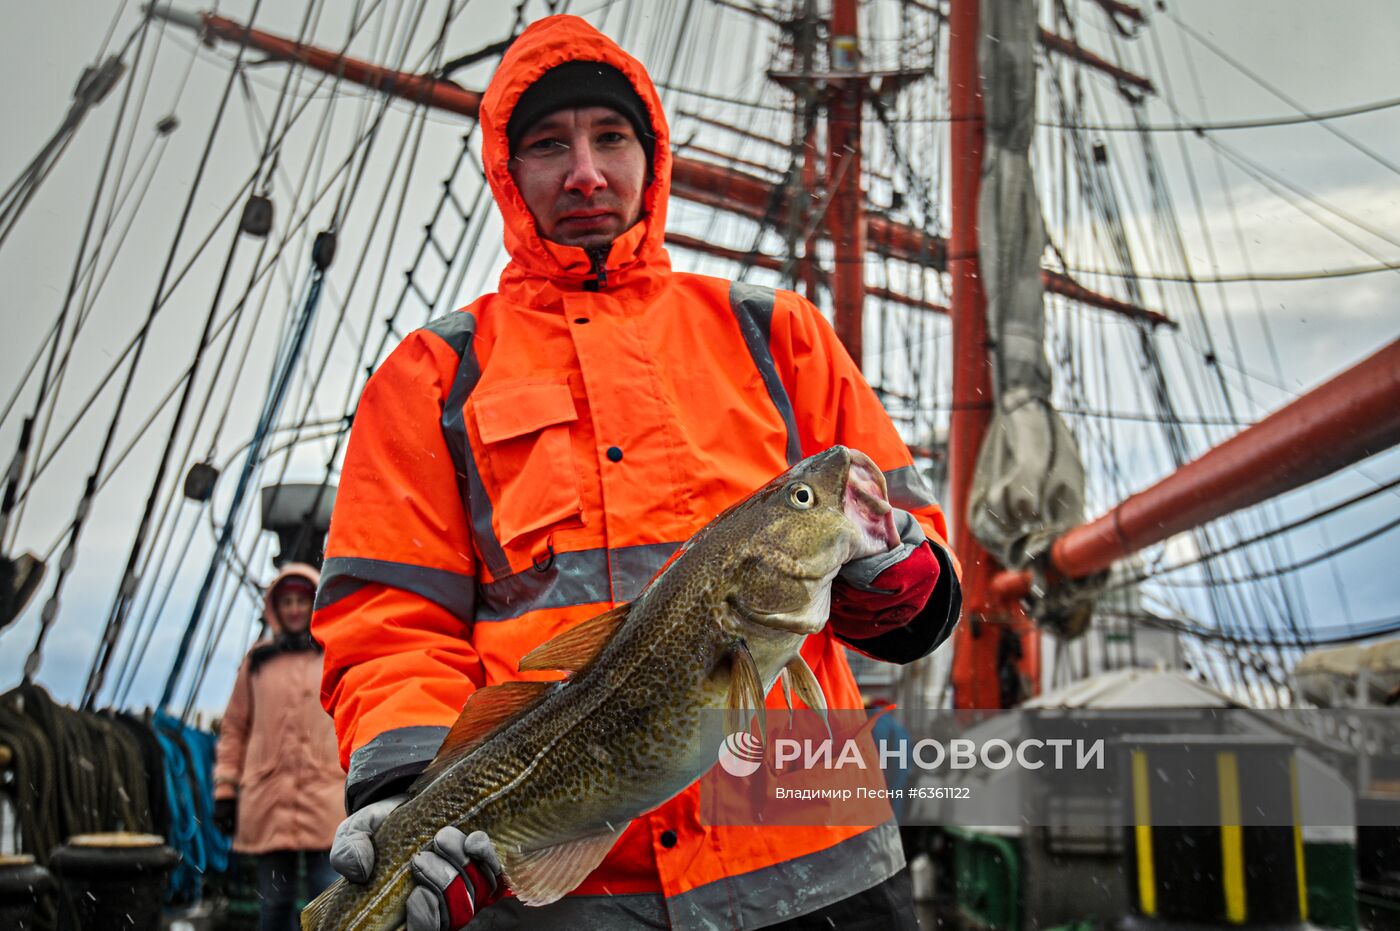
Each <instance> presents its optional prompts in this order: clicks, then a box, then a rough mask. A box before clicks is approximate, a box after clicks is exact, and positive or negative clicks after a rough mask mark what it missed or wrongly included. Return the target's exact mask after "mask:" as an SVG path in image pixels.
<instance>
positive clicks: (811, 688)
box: [783, 653, 831, 737]
mask: <svg viewBox="0 0 1400 931" xmlns="http://www.w3.org/2000/svg"><path fill="white" fill-rule="evenodd" d="M783 675H785V676H787V677H788V678H789V679H791V681H792V687H793V690H794V691H796V692H797V697H798V698H800V699H802V704H804V705H806V706H807V707H808V708H811V709H812V710H813V711H815V712H817V713H818V714H820V715H821V716H822V723H823V724H825V725H826V733H827V736H828V737H829V736H831V722H830V721H828V720H827V717H826V696H825V695H823V694H822V686H821V683H820V682H818V681H817V677H816V675H814V674H813V672H812V667H811V666H808V665H807V661H806V660H805V659H803V658H802V654H801V653H799V654H797V655H796V656H794V657H793V658H792V659H790V660H788V664H787V665H786V666H784V667H783Z"/></svg>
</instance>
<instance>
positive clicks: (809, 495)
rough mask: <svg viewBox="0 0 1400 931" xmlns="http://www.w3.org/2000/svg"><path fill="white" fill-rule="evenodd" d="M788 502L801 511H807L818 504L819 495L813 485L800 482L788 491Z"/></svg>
mask: <svg viewBox="0 0 1400 931" xmlns="http://www.w3.org/2000/svg"><path fill="white" fill-rule="evenodd" d="M788 502H789V503H790V504H791V505H792V506H793V507H795V508H797V509H798V510H799V511H805V510H807V509H808V508H810V507H812V506H813V505H815V504H816V503H817V493H816V492H815V491H813V490H812V486H811V485H807V484H804V483H802V482H798V483H797V484H796V485H793V486H792V487H791V488H789V489H788Z"/></svg>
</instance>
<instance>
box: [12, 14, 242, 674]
mask: <svg viewBox="0 0 1400 931" xmlns="http://www.w3.org/2000/svg"><path fill="white" fill-rule="evenodd" d="M261 6H262V0H255V2H254V4H253V10H252V13H251V14H250V15H249V23H250V25H251V23H252V22H253V21H255V20H256V19H257V14H258V10H259V8H261ZM239 48H240V53H239V54H240V56H241V55H242V51H243V50H244V49H246V48H247V43H246V41H245V42H244V43H241V44H240V46H239ZM233 85H234V76H233V75H232V74H230V75H229V79H228V81H227V83H226V84H225V85H224V93H223V97H222V99H221V100H220V101H219V106H218V109H217V110H216V111H215V114H214V121H213V125H212V127H211V128H210V131H209V137H208V139H207V140H206V142H205V145H204V152H203V154H202V155H201V157H200V160H199V165H198V168H197V169H196V170H195V175H194V179H193V180H192V181H191V183H190V192H189V196H188V197H187V198H186V200H185V206H184V209H183V210H182V211H181V214H180V220H179V223H178V224H177V225H176V228H175V236H174V240H173V242H172V243H171V247H170V252H169V254H168V255H167V256H166V260H165V266H164V268H163V269H162V271H161V276H160V281H159V283H158V284H157V285H156V297H155V299H154V300H153V301H152V304H151V309H150V311H149V312H148V313H147V316H146V322H145V324H144V325H143V326H142V328H141V331H140V333H139V334H138V337H137V344H136V349H135V353H134V355H133V356H132V360H131V365H130V367H129V368H128V369H127V375H126V381H125V382H124V383H123V385H122V388H121V391H120V392H119V393H118V395H117V404H116V409H115V411H113V413H112V419H111V421H110V423H109V424H108V427H107V435H106V437H105V438H104V440H103V443H102V447H101V449H100V450H99V452H98V455H97V463H96V465H95V466H94V467H93V470H92V472H91V473H90V474H89V476H88V479H87V483H86V485H85V488H84V490H83V497H82V498H81V499H80V501H79V502H78V508H77V513H76V514H75V515H74V517H73V521H72V523H71V524H70V525H69V532H68V538H69V542H68V546H67V547H66V548H65V550H64V553H63V556H62V557H61V559H60V562H59V571H58V579H57V581H56V582H55V583H54V588H53V591H52V593H51V594H50V595H49V598H48V600H47V601H46V602H45V604H44V607H43V610H42V612H41V613H40V623H39V632H38V635H37V636H36V637H35V641H34V647H33V649H31V650H30V652H29V656H28V657H27V658H26V659H25V662H24V681H25V682H26V683H28V682H31V681H32V680H33V678H34V674H35V673H36V672H38V669H39V666H40V664H41V663H42V662H43V646H44V640H45V639H46V638H47V636H48V632H49V630H50V629H51V627H52V626H53V621H54V618H55V617H56V616H57V614H58V606H59V598H60V595H61V593H62V591H63V585H64V582H65V581H67V578H68V574H69V572H70V571H71V570H72V566H73V562H74V560H75V558H76V549H77V545H78V541H79V539H80V538H81V536H82V530H83V525H84V523H85V522H86V519H87V516H88V513H89V511H90V509H91V507H92V499H93V495H94V494H95V493H96V490H97V481H98V478H99V477H100V475H101V473H102V467H103V465H104V463H105V461H106V458H107V454H108V452H109V451H110V450H111V447H112V443H113V440H114V439H115V437H116V432H117V425H118V423H119V422H120V420H121V414H122V411H123V409H124V408H125V406H126V402H127V399H128V397H129V396H130V393H131V386H132V383H133V381H134V380H135V377H136V370H137V368H138V366H139V365H140V362H141V356H142V354H143V352H144V350H145V347H146V337H147V336H148V335H149V334H150V331H151V323H152V321H153V320H154V319H155V316H156V313H157V312H158V311H159V309H160V305H161V301H160V295H161V291H162V290H163V289H164V287H165V282H166V280H167V278H168V276H169V274H170V270H171V267H172V266H173V265H174V263H175V250H176V248H177V247H178V246H179V243H180V240H181V238H182V237H183V234H184V231H185V225H186V223H187V222H188V221H189V217H190V212H191V209H192V208H193V207H194V202H195V198H196V196H197V193H198V191H199V186H200V182H201V181H202V180H203V178H204V172H205V169H206V168H207V167H208V165H209V156H210V154H211V153H212V152H213V149H214V140H215V138H216V136H217V135H218V130H219V126H220V125H221V123H222V122H223V116H224V110H225V108H226V107H227V105H228V99H229V95H230V94H231V93H232V91H233Z"/></svg>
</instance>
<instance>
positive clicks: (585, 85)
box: [506, 61, 656, 164]
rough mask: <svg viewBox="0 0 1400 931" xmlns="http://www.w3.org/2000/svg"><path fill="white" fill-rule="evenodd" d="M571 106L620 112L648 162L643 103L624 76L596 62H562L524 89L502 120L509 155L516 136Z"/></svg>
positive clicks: (650, 144) (652, 139) (652, 138)
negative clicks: (508, 145)
mask: <svg viewBox="0 0 1400 931" xmlns="http://www.w3.org/2000/svg"><path fill="white" fill-rule="evenodd" d="M574 107H609V108H611V109H613V110H616V111H617V112H618V113H621V114H622V115H623V116H625V117H626V118H627V122H629V123H631V124H632V129H633V130H634V131H636V133H637V138H638V139H639V140H640V141H641V143H642V148H643V149H645V150H646V153H647V164H651V159H652V151H653V149H654V148H655V146H656V134H655V133H654V132H653V131H652V127H651V117H650V116H648V115H647V108H646V104H644V103H642V98H641V97H639V96H638V95H637V91H636V88H634V87H633V86H632V82H631V81H629V80H627V77H626V75H624V74H623V73H622V72H621V71H618V70H617V69H616V68H614V67H613V66H612V65H609V64H604V63H603V62H600V61H566V62H564V64H562V65H558V66H556V67H554V68H550V69H549V70H548V71H546V72H545V73H544V74H542V75H540V77H539V80H537V81H535V83H534V84H531V85H530V86H529V87H527V88H526V89H525V93H523V94H521V95H520V100H519V101H517V102H516V104H515V109H514V110H512V111H511V113H510V121H509V122H507V123H506V140H507V141H508V142H509V143H510V152H511V154H512V155H514V154H515V147H516V146H517V145H518V144H519V143H520V137H521V136H523V135H525V131H526V130H528V129H529V128H530V127H531V126H533V125H534V124H535V123H536V122H537V121H538V120H541V119H543V118H544V117H546V116H549V114H551V113H555V112H557V111H559V110H568V109H572V108H574Z"/></svg>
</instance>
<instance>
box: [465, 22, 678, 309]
mask: <svg viewBox="0 0 1400 931" xmlns="http://www.w3.org/2000/svg"><path fill="white" fill-rule="evenodd" d="M569 61H598V62H603V63H604V64H608V65H611V66H613V67H614V68H616V69H617V70H618V71H621V72H622V74H623V75H624V76H625V77H626V78H627V80H628V81H630V82H631V84H632V87H633V88H634V89H635V90H636V91H637V96H639V97H640V98H641V99H642V103H643V104H645V105H646V108H647V113H648V115H649V116H650V117H651V126H652V131H653V132H654V133H655V135H656V147H655V151H654V154H653V157H652V182H651V184H650V185H649V186H648V187H647V190H646V192H645V194H644V195H643V199H642V217H641V219H640V220H639V221H638V222H637V223H636V225H634V226H633V227H632V228H631V229H629V230H628V231H627V232H625V233H623V234H622V235H621V236H619V237H618V238H617V239H616V240H615V241H614V242H613V244H612V248H611V250H610V251H609V253H608V258H607V262H606V268H607V271H608V279H609V290H610V291H611V290H613V288H614V287H623V288H626V287H637V286H639V285H640V286H642V287H645V280H646V279H647V278H648V277H650V275H649V273H655V272H657V271H668V270H669V269H670V259H669V258H668V257H667V255H666V250H665V248H664V245H663V240H664V236H665V232H666V203H667V201H668V200H669V198H670V193H671V142H670V129H669V127H668V126H667V125H666V115H665V114H664V113H663V112H662V110H661V98H660V97H658V96H657V93H656V88H655V87H654V86H653V85H652V83H651V77H650V76H649V75H648V74H647V72H646V69H645V68H643V67H642V64H641V62H639V61H637V59H635V58H633V57H632V56H631V55H629V54H627V53H626V52H624V51H623V50H622V49H621V48H620V47H619V46H618V45H617V43H615V42H613V41H612V40H611V39H609V38H608V37H607V36H605V35H603V34H602V33H601V32H599V31H598V30H597V29H594V28H593V27H592V26H591V25H589V24H588V23H587V22H586V21H585V20H583V19H580V18H579V17H577V16H565V15H560V16H548V17H546V18H544V19H541V20H539V21H537V22H535V23H532V24H531V25H530V26H529V27H528V28H526V29H525V31H524V32H522V33H521V34H520V36H519V37H518V38H517V39H516V40H515V41H514V42H513V43H512V44H511V46H510V49H509V51H507V52H506V54H505V57H504V58H502V59H501V66H500V67H499V68H498V69H497V70H496V74H495V76H493V77H492V79H491V83H490V85H489V86H488V87H487V88H486V93H485V94H484V95H483V97H482V100H481V110H480V121H481V134H482V135H481V155H482V163H483V167H484V169H485V171H486V179H487V181H488V182H489V183H490V185H491V193H492V194H493V195H494V196H495V198H496V204H497V206H498V207H499V208H500V210H501V215H502V217H503V218H504V220H505V245H506V250H507V251H508V252H509V253H510V258H511V261H510V264H509V265H508V266H507V267H506V270H505V271H504V272H502V274H501V290H502V291H503V292H506V291H511V290H516V289H521V288H523V289H524V290H525V292H526V293H525V294H524V297H525V298H526V299H528V300H532V301H533V300H538V299H540V298H542V297H543V298H546V299H547V297H548V295H546V294H543V293H541V292H543V291H545V290H546V289H549V288H553V289H556V290H579V289H580V288H581V287H582V285H583V282H584V281H586V280H589V279H591V278H592V277H593V269H592V265H591V263H590V261H589V258H588V255H587V253H586V252H585V251H584V250H583V249H581V248H579V247H577V246H562V245H559V244H558V243H554V242H549V241H548V240H545V239H543V238H542V237H541V236H540V235H539V231H538V230H537V229H536V227H535V220H534V218H533V217H532V216H531V215H530V210H529V208H528V207H526V206H525V200H524V198H523V197H521V195H520V191H519V190H518V189H517V188H516V186H515V181H514V179H512V178H511V176H510V144H509V142H508V141H507V139H506V125H507V124H508V123H509V122H510V115H511V112H512V111H513V110H514V109H515V105H516V103H517V102H518V101H519V100H520V95H521V94H523V93H524V92H525V90H526V88H528V87H529V86H530V85H531V84H533V83H535V81H537V80H539V78H540V76H541V75H543V74H544V73H545V72H546V71H548V70H550V69H551V68H554V67H556V66H557V65H561V64H564V63H565V62H569Z"/></svg>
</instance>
